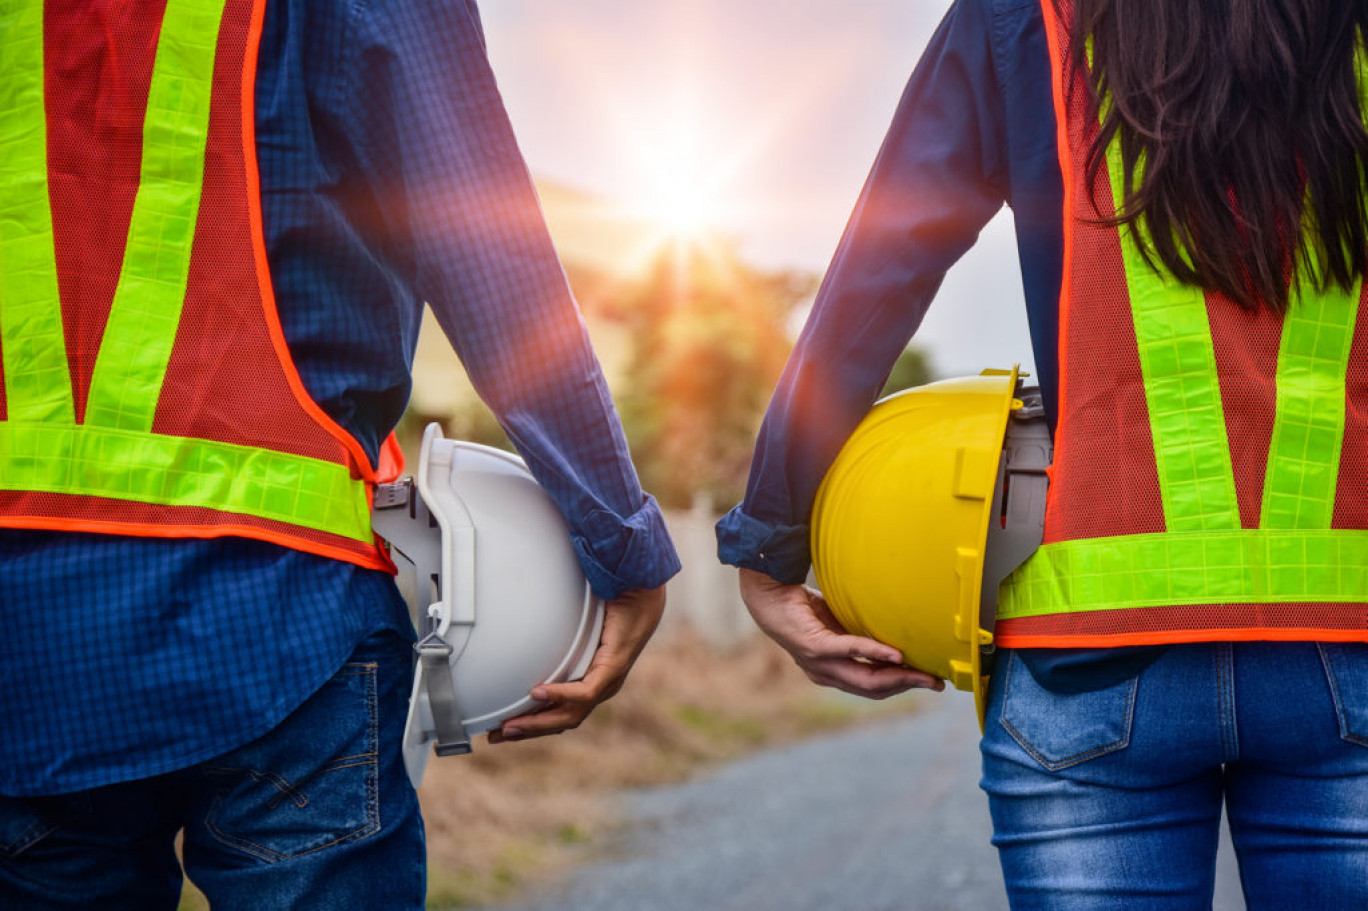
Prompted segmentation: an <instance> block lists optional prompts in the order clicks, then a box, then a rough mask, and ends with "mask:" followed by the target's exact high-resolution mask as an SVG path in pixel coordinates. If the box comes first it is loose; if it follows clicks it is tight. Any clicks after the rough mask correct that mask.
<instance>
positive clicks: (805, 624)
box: [718, 0, 1368, 909]
mask: <svg viewBox="0 0 1368 911" xmlns="http://www.w3.org/2000/svg"><path fill="white" fill-rule="evenodd" d="M1366 31H1368V7H1365V5H1363V4H1358V3H1353V4H1351V3H1332V2H1328V0H1211V2H1203V3H1192V2H1190V0H1146V2H1143V3H1141V2H1135V0H1129V2H1128V0H1035V2H1029V0H1028V2H1024V3H1023V2H1019V0H957V2H955V3H954V4H953V6H952V7H951V9H950V11H949V13H948V14H947V16H946V18H945V20H944V22H943V23H942V25H941V27H940V29H939V30H938V31H937V32H936V35H935V37H934V38H933V39H932V41H931V44H930V46H929V47H928V48H927V50H926V52H925V53H924V55H923V57H922V60H921V62H920V63H919V65H918V67H917V68H916V71H915V72H914V74H913V76H912V79H911V81H910V83H909V85H908V87H907V90H906V92H905V94H904V95H903V98H902V101H901V103H900V105H899V107H898V110H897V113H896V116H895V118H894V121H893V124H892V127H891V129H890V131H889V133H888V136H887V138H886V140H885V143H884V145H883V148H882V150H881V152H880V154H879V157H878V160H877V161H876V163H875V165H874V168H873V171H872V173H871V174H870V176H869V179H868V182H867V183H866V185H865V188H864V191H863V194H862V196H861V198H860V201H859V203H858V205H857V207H856V209H855V213H854V215H853V217H852V219H851V222H850V225H849V227H848V229H847V231H846V234H845V236H844V238H843V240H842V242H841V246H840V248H839V250H838V252H837V254H836V257H835V259H834V261H833V263H832V266H831V270H830V272H829V274H828V275H827V277H826V280H825V282H824V284H823V287H822V290H821V291H820V293H819V295H818V298H817V301H816V304H815V306H814V309H813V312H812V316H811V318H810V320H809V322H808V325H807V327H806V328H805V330H804V332H803V335H802V337H801V338H800V340H799V342H798V344H797V346H796V348H795V349H794V352H793V355H792V358H791V360H790V362H789V364H788V367H787V369H786V371H785V373H784V376H783V377H782V379H781V380H780V383H779V387H778V389H777V391H776V393H775V396H774V400H773V402H772V403H771V406H770V409H769V412H768V414H767V416H766V419H765V424H764V426H763V428H762V430H761V433H760V437H759V440H758V443H757V448H756V454H755V459H754V462H753V466H752V471H751V478H750V483H749V486H748V489H747V493H746V498H745V500H744V501H743V502H742V503H741V504H740V505H739V506H738V507H737V508H736V509H735V510H733V511H732V512H731V513H730V514H729V515H728V516H726V517H725V518H724V519H723V520H722V522H721V523H719V526H718V535H719V542H720V554H721V556H722V559H723V560H724V561H726V562H729V563H733V564H736V565H738V566H740V567H742V574H741V587H742V593H743V596H744V597H745V599H746V602H747V604H748V606H749V607H750V609H751V612H752V614H753V615H754V616H755V618H756V620H757V621H758V623H759V624H760V625H761V626H762V628H764V629H765V630H766V632H768V633H769V634H770V635H771V636H773V637H774V638H775V639H776V640H778V641H779V642H780V643H781V644H782V645H784V646H785V647H786V648H788V649H789V650H790V651H791V652H792V653H793V654H794V656H795V658H796V660H797V661H798V663H799V664H800V665H801V666H802V667H803V668H804V669H805V670H806V671H807V672H808V674H809V675H810V676H811V677H812V678H813V679H814V680H816V681H818V682H820V683H825V684H828V685H832V686H837V687H840V688H842V689H845V690H849V691H851V692H856V693H860V694H863V695H866V696H873V697H882V696H887V695H891V694H893V693H897V692H901V691H903V690H906V689H908V688H911V687H916V686H939V681H936V680H934V679H932V678H930V677H929V676H928V675H926V674H923V673H921V672H918V671H914V670H911V669H909V668H907V667H904V666H902V665H901V657H902V656H901V654H900V653H899V652H898V651H897V650H896V649H892V648H890V647H888V646H886V645H882V644H880V643H877V642H873V641H871V640H868V639H864V638H861V637H856V636H848V635H844V634H843V631H842V630H840V629H839V628H838V627H837V626H836V625H835V623H834V622H833V621H832V620H831V617H830V614H829V613H828V612H827V610H826V607H825V604H824V603H823V602H822V601H821V599H820V597H819V596H817V595H816V594H815V593H813V592H811V591H810V590H807V589H805V588H804V587H802V585H801V584H800V583H801V582H802V580H803V578H804V577H805V575H806V573H807V570H808V566H809V549H808V534H809V530H808V516H809V511H810V508H811V505H812V501H813V496H814V493H815V491H816V489H817V486H818V484H819V482H820V481H821V479H822V477H823V474H824V472H825V470H826V468H827V466H828V465H830V464H831V461H832V459H833V457H834V456H835V454H836V452H837V450H838V449H839V448H840V447H841V445H842V442H843V441H844V440H845V439H846V437H847V436H848V435H849V433H850V431H851V430H852V428H853V427H854V426H855V425H856V424H857V422H858V421H859V420H860V419H861V417H862V416H863V415H864V413H865V412H866V410H867V409H868V408H869V405H870V403H871V402H872V401H873V399H874V397H875V395H876V394H877V392H878V390H879V389H880V387H881V385H882V383H883V381H884V378H885V377H886V376H887V374H888V371H889V368H890V367H891V365H892V364H893V362H894V360H895V359H896V358H897V356H898V354H899V353H900V352H901V351H902V349H903V347H904V345H905V344H906V342H907V340H908V339H909V338H910V337H911V335H912V333H913V332H914V331H915V329H916V328H917V326H918V324H919V322H920V320H921V318H922V315H923V314H924V313H925V310H926V308H927V306H928V305H929V302H930V300H931V298H932V296H933V295H934V293H935V291H936V289H937V287H938V286H939V283H940V280H941V278H942V276H943V275H944V273H945V271H946V270H947V269H948V268H949V267H950V265H951V264H952V263H953V262H954V261H955V260H956V259H957V258H958V257H959V256H960V255H962V254H963V253H964V251H965V250H967V249H968V248H969V247H970V246H971V245H972V244H973V243H974V241H975V239H976V237H977V234H978V231H979V230H980V229H981V228H982V227H983V225H984V224H986V223H987V221H988V220H989V218H991V217H992V215H993V214H994V213H995V212H996V211H997V210H998V209H999V208H1000V206H1001V205H1002V204H1003V203H1004V202H1006V203H1007V204H1008V205H1010V206H1011V207H1012V210H1013V213H1014V216H1015V225H1016V230H1017V236H1018V244H1019V253H1020V264H1021V272H1022V279H1023V288H1024V292H1025V298H1026V305H1027V310H1028V318H1029V324H1030V328H1031V335H1032V343H1033V346H1034V352H1035V362H1036V366H1037V376H1038V379H1039V382H1040V385H1041V390H1042V394H1043V397H1044V404H1045V409H1046V413H1047V417H1048V419H1049V422H1050V425H1051V427H1052V430H1053V436H1054V447H1055V449H1054V462H1053V466H1052V468H1051V472H1050V489H1049V495H1048V501H1047V505H1046V511H1045V529H1044V543H1043V544H1042V546H1041V547H1040V548H1039V550H1038V551H1037V552H1036V553H1035V554H1034V555H1033V556H1032V557H1031V558H1030V559H1029V560H1028V561H1027V562H1026V564H1024V566H1022V567H1021V568H1020V569H1019V570H1018V571H1017V572H1016V573H1015V574H1014V575H1013V577H1012V578H1011V579H1010V580H1009V581H1008V583H1007V584H1006V585H1005V586H1004V587H1003V589H1002V590H1001V593H1000V596H999V603H998V616H997V626H996V630H995V633H994V635H995V643H996V646H997V652H996V657H995V664H994V668H993V673H992V681H991V685H990V690H989V697H988V703H987V713H986V726H985V733H984V738H983V742H982V750H983V762H984V766H983V787H984V789H985V791H986V792H987V793H988V795H989V802H990V807H991V811H992V816H993V823H994V829H995V835H994V843H995V844H996V845H997V846H998V848H999V852H1000V857H1001V861H1002V867H1003V871H1004V875H1005V880H1006V885H1007V891H1008V894H1009V897H1010V899H1011V902H1012V907H1013V908H1054V909H1058V908H1068V909H1073V908H1109V909H1111V908H1125V909H1133V908H1144V909H1152V908H1154V909H1157V908H1165V909H1167V908H1194V907H1209V906H1210V902H1211V897H1212V893H1213V884H1214V881H1215V858H1216V850H1217V843H1218V833H1219V830H1220V821H1221V815H1222V809H1223V808H1224V811H1225V814H1226V816H1227V817H1228V819H1229V826H1230V832H1231V836H1232V841H1233V843H1234V846H1235V849H1236V852H1237V855H1238V857H1239V862H1240V873H1241V880H1242V883H1243V886H1244V890H1245V893H1246V900H1247V902H1248V906H1249V907H1250V908H1251V909H1260V908H1264V909H1289V908H1297V909H1306V908H1363V907H1368V645H1365V643H1368V496H1366V495H1365V492H1368V306H1363V303H1364V277H1365V273H1368V206H1366V205H1365V201H1366V200H1368V179H1366V178H1365V170H1366V169H1368V129H1365V126H1364V103H1363V93H1364V91H1365V88H1368V86H1365V83H1364V74H1363V73H1362V72H1361V71H1362V69H1363V61H1364V57H1363V50H1362V48H1363V41H1364V35H1365V32H1366ZM915 519H916V517H914V520H915ZM921 521H926V519H925V518H922V519H921ZM909 595H910V596H913V597H914V596H915V593H909Z"/></svg>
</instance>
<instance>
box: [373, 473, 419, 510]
mask: <svg viewBox="0 0 1368 911" xmlns="http://www.w3.org/2000/svg"><path fill="white" fill-rule="evenodd" d="M412 499H413V479H412V478H404V479H403V480H402V481H393V482H391V483H389V484H377V485H375V499H374V500H373V501H372V508H373V509H397V508H399V507H400V506H407V505H408V504H409V502H410V501H411V500H412Z"/></svg>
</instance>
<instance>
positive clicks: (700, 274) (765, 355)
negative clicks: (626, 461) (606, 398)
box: [619, 244, 814, 508]
mask: <svg viewBox="0 0 1368 911" xmlns="http://www.w3.org/2000/svg"><path fill="white" fill-rule="evenodd" d="M813 283H814V280H813V278H812V277H811V276H806V275H803V274H801V273H787V272H781V273H762V272H759V271H756V270H754V269H752V268H750V267H748V266H746V265H744V264H743V263H741V262H740V261H739V260H738V259H737V258H736V256H735V255H734V254H733V253H732V251H731V250H730V249H728V248H726V247H725V246H723V245H721V244H707V245H702V244H693V245H684V244H679V245H676V246H674V247H672V248H668V249H667V250H666V251H665V252H664V253H662V255H661V256H660V257H659V258H658V259H657V261H656V262H655V264H654V266H653V268H652V269H651V270H650V271H649V273H648V274H647V276H646V278H645V279H644V280H643V281H642V282H641V283H640V284H639V285H638V286H637V287H636V288H635V290H634V292H633V293H630V294H628V295H627V296H626V298H625V301H624V306H623V312H624V313H625V315H626V318H627V319H628V320H629V321H630V324H631V326H632V329H633V338H634V341H635V347H634V351H633V355H632V358H631V361H630V363H629V367H628V370H627V375H628V381H627V383H626V384H625V385H624V387H623V388H622V389H621V390H620V395H619V407H620V410H621V412H622V416H623V423H624V425H625V426H626V429H627V436H628V440H629V442H630V443H631V446H632V452H633V456H634V457H635V459H636V462H637V467H638V470H639V471H640V473H641V476H642V482H643V484H644V485H645V487H646V489H647V490H649V491H650V492H651V493H653V494H654V495H655V496H656V497H657V498H658V499H659V500H660V501H661V503H662V504H664V505H665V506H668V507H675V508H679V507H686V506H689V505H690V504H691V503H692V502H693V501H694V499H695V497H697V496H699V495H702V496H703V497H705V498H707V499H708V500H710V501H711V502H713V503H715V504H719V505H721V504H730V503H732V502H735V501H736V500H737V499H739V498H740V496H741V494H742V492H743V490H744V487H745V481H746V472H747V469H748V466H749V464H750V455H751V449H752V446H753V444H754V441H755V434H756V431H757V430H758V429H759V424H760V419H761V417H762V416H763V414H764V410H765V406H766V404H767V403H768V402H769V396H770V393H771V391H772V390H773V388H774V384H775V381H776V380H777V379H778V377H779V373H780V371H781V370H782V369H783V366H784V362H785V361H786V360H787V358H788V354H789V349H790V347H791V343H790V341H789V339H788V337H787V334H786V333H785V327H784V323H785V317H786V316H787V313H788V311H789V309H790V308H791V307H792V306H793V305H794V304H795V303H796V302H797V301H798V300H799V299H800V298H801V297H803V296H804V295H805V294H807V293H809V292H810V290H811V288H812V285H813Z"/></svg>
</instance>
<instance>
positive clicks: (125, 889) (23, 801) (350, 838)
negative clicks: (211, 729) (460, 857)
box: [0, 632, 426, 911]
mask: <svg viewBox="0 0 1368 911" xmlns="http://www.w3.org/2000/svg"><path fill="white" fill-rule="evenodd" d="M411 682H412V671H411V652H410V649H409V644H408V643H407V642H406V641H405V640H404V639H403V638H402V637H401V636H399V635H398V634H396V633H393V632H385V633H380V634H377V635H375V636H373V637H371V638H370V639H368V640H366V642H364V643H362V645H361V646H360V647H358V649H357V650H356V652H355V653H354V654H353V655H352V656H351V659H350V660H349V661H348V662H347V663H346V664H345V665H344V666H343V667H342V668H341V670H339V671H338V673H337V674H336V675H335V676H333V678H332V679H330V680H329V681H328V682H327V683H325V684H324V685H323V686H322V687H321V688H320V689H319V690H318V692H316V693H315V694H314V695H313V696H311V697H310V698H309V699H308V701H306V702H305V703H304V705H302V706H300V707H299V708H298V709H297V710H295V711H294V712H293V713H292V714H291V715H290V716H289V717H288V718H286V719H285V720H284V721H283V722H282V723H281V724H280V725H279V726H277V727H276V728H275V729H274V730H273V731H271V732H270V733H269V734H267V735H266V736H264V737H262V738H260V739H259V740H256V741H254V742H252V743H250V744H248V745H246V746H244V747H242V748H240V749H237V750H234V751H232V752H230V753H227V754H225V755H223V756H220V757H218V758H216V759H213V760H211V761H209V762H206V763H203V764H201V765H198V766H194V767H192V768H188V769H183V770H180V771H177V772H173V773H170V774H166V775H160V776H157V777H154V778H148V779H141V780H138V781H130V782H125V783H122V784H116V785H110V786H108V787H102V788H95V789H92V790H89V791H81V792H77V793H74V794H63V795H59V796H54V797H39V798H12V797H0V908H4V909H6V911H29V909H33V911H38V909H42V911H57V909H87V911H88V909H99V911H123V909H127V911H158V909H168V911H173V909H175V908H176V905H177V902H178V899H179V895H180V891H181V882H182V872H181V866H180V864H179V862H178V861H177V858H176V850H175V839H176V835H177V833H183V838H184V844H183V853H184V859H185V875H188V876H189V877H190V879H191V880H192V881H194V883H195V884H196V885H197V886H199V887H200V889H202V890H203V891H204V893H205V894H206V895H207V896H208V898H209V900H210V902H211V904H212V905H213V908H214V911H234V909H243V911H246V909H253V911H270V909H280V911H285V909H290V911H300V909H320V911H334V909H335V911H342V909H347V911H351V909H357V908H384V909H387V911H388V909H407V908H414V909H417V908H422V907H423V902H424V893H425V888H426V887H425V882H424V878H425V869H424V858H425V850H424V843H423V828H422V819H421V817H420V815H419V811H418V800H417V796H416V794H415V793H414V790H413V787H412V785H411V784H410V783H409V780H408V777H407V775H406V774H405V772H404V764H403V759H402V756H401V753H400V740H401V735H402V731H403V726H404V717H405V712H406V710H407V705H408V696H409V687H410V685H411Z"/></svg>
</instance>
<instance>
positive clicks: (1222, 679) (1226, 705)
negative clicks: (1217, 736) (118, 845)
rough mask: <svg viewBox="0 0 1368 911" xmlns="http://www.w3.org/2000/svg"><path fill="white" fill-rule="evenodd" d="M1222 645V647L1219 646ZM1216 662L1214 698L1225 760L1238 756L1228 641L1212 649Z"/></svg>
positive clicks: (1230, 760)
mask: <svg viewBox="0 0 1368 911" xmlns="http://www.w3.org/2000/svg"><path fill="white" fill-rule="evenodd" d="M1220 646H1224V648H1222V647H1220ZM1212 660H1213V661H1214V662H1215V664H1216V699H1217V707H1218V711H1219V718H1220V730H1221V752H1222V754H1223V760H1224V761H1225V762H1234V761H1235V760H1236V759H1239V758H1240V744H1239V738H1238V736H1237V734H1236V732H1235V730H1234V728H1235V706H1234V702H1235V693H1234V689H1235V679H1234V678H1235V666H1234V662H1235V658H1234V652H1233V650H1232V649H1231V648H1230V644H1229V643H1218V647H1217V648H1216V649H1214V650H1213V651H1212Z"/></svg>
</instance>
